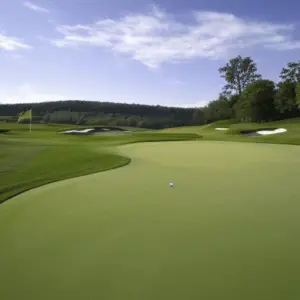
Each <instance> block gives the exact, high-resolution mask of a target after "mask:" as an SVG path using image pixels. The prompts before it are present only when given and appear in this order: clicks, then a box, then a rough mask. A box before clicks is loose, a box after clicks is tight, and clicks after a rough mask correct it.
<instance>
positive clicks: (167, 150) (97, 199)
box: [0, 140, 300, 300]
mask: <svg viewBox="0 0 300 300" xmlns="http://www.w3.org/2000/svg"><path fill="white" fill-rule="evenodd" d="M72 141H73V140H72ZM91 143H93V144H92V145H94V143H96V142H95V140H93V142H91ZM111 143H113V141H111ZM95 145H96V144H95ZM114 151H115V155H119V156H120V157H130V159H131V163H130V164H129V165H127V166H125V167H122V168H117V169H114V170H109V171H106V172H101V173H96V174H92V175H88V176H83V177H77V178H73V179H68V180H63V181H59V182H55V183H51V184H49V185H45V186H42V187H39V188H37V189H32V190H30V191H28V192H25V193H23V194H20V195H18V196H16V197H15V198H13V199H11V200H9V201H6V202H4V203H3V204H1V205H0V241H1V247H0V284H1V288H0V299H5V300H12V299H30V300H35V299H45V300H47V299H57V300H60V299H64V300H65V299H72V300H77V299H84V300H85V299H105V300H119V299H120V300H121V299H122V300H127V299H128V300H150V299H151V300H152V299H153V300H154V299H155V300H167V299H172V300H176V299H193V300H194V299H205V300H217V299H222V300H240V299H251V300H252V299H255V300H277V299H278V300H279V299H280V300H281V299H288V300H292V299H293V300H294V299H295V300H296V299H299V298H300V285H299V275H298V270H299V267H300V261H299V250H300V240H299V238H298V236H299V229H300V218H299V213H300V202H299V192H300V186H299V178H300V168H299V167H296V166H298V164H299V162H300V147H298V146H291V145H270V144H262V143H258V144H254V143H239V142H231V143H228V142H223V141H205V140H204V141H184V142H176V141H174V142H161V143H141V144H129V145H123V146H118V148H115V150H114ZM170 182H173V183H174V187H173V188H169V183H170Z"/></svg>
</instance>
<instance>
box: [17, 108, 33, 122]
mask: <svg viewBox="0 0 300 300" xmlns="http://www.w3.org/2000/svg"><path fill="white" fill-rule="evenodd" d="M23 120H31V109H29V110H27V111H23V112H22V113H20V114H19V118H18V123H19V122H20V121H23Z"/></svg>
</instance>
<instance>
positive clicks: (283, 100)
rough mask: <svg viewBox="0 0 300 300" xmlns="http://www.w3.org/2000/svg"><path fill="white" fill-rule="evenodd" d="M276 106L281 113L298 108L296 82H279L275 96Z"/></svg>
mask: <svg viewBox="0 0 300 300" xmlns="http://www.w3.org/2000/svg"><path fill="white" fill-rule="evenodd" d="M274 103H275V108H276V109H277V110H278V111H279V112H280V113H281V114H284V113H291V112H292V111H294V110H296V108H297V104H296V84H295V83H293V82H290V81H283V82H279V83H278V85H277V91H276V94H275V97H274Z"/></svg>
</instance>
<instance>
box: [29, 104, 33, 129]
mask: <svg viewBox="0 0 300 300" xmlns="http://www.w3.org/2000/svg"><path fill="white" fill-rule="evenodd" d="M31 120H32V109H31V110H30V125H29V130H30V132H31Z"/></svg>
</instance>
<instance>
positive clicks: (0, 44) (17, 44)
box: [0, 33, 31, 51]
mask: <svg viewBox="0 0 300 300" xmlns="http://www.w3.org/2000/svg"><path fill="white" fill-rule="evenodd" d="M30 48H31V46H29V45H27V44H25V43H23V42H22V41H21V40H20V39H18V38H16V37H12V36H7V35H4V34H1V33H0V49H3V50H7V51H15V50H18V49H30Z"/></svg>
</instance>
